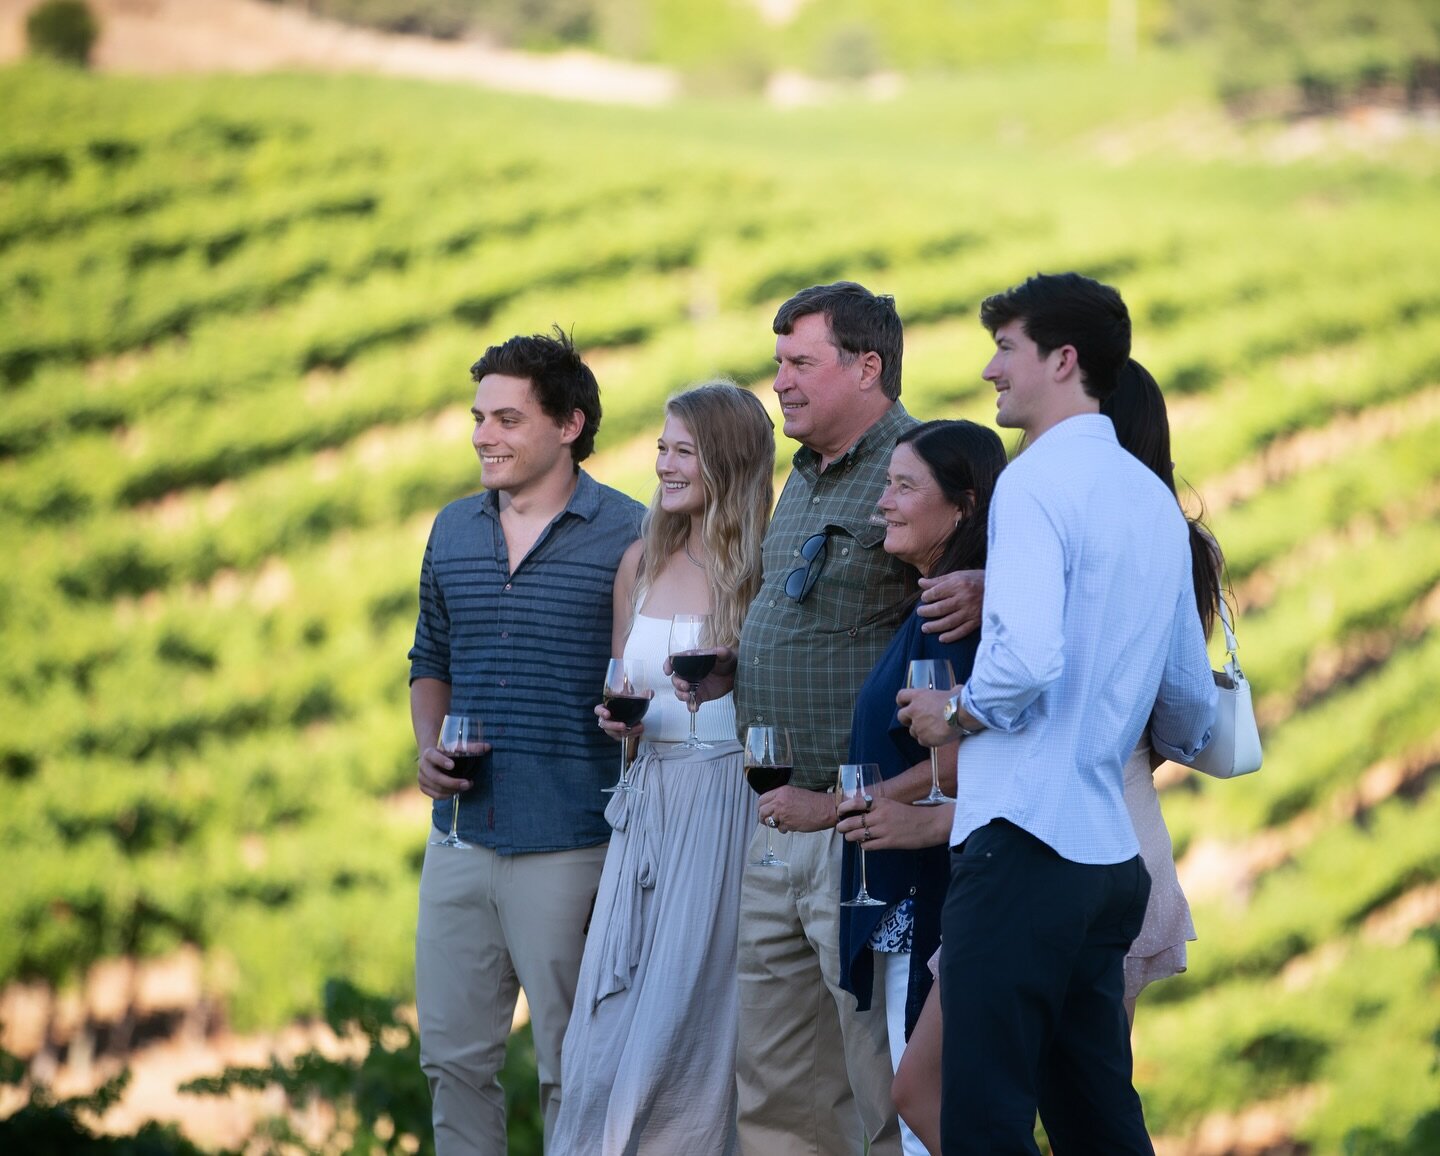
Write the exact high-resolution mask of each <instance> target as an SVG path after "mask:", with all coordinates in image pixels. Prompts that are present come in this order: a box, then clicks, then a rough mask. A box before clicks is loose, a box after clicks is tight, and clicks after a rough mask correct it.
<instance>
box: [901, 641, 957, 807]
mask: <svg viewBox="0 0 1440 1156" xmlns="http://www.w3.org/2000/svg"><path fill="white" fill-rule="evenodd" d="M905 689H906V690H954V689H955V671H954V670H953V669H952V668H951V666H950V663H949V662H948V661H947V660H945V659H943V658H942V659H935V658H917V659H915V660H914V661H912V662H911V663H910V670H909V672H908V674H907V675H906V677H905ZM954 801H955V800H954V799H952V798H951V797H950V796H949V795H947V794H946V793H945V792H944V791H942V790H941V789H940V751H939V748H938V747H931V748H930V793H929V794H928V795H926V796H925V797H924V798H923V799H916V800H915V806H917V807H938V806H940V805H941V804H942V803H953V802H954Z"/></svg>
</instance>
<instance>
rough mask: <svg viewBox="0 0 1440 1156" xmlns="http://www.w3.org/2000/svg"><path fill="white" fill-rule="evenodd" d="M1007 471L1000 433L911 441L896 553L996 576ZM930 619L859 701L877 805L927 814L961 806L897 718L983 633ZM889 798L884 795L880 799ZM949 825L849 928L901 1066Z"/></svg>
mask: <svg viewBox="0 0 1440 1156" xmlns="http://www.w3.org/2000/svg"><path fill="white" fill-rule="evenodd" d="M1004 467H1005V448H1004V446H1003V445H1002V444H1001V442H1000V439H999V438H998V437H997V436H996V435H995V433H994V432H993V431H991V430H988V429H986V428H984V427H983V426H979V425H976V424H975V423H974V422H969V421H931V422H925V423H924V424H922V425H919V426H916V427H914V428H913V429H911V430H909V431H908V432H906V433H904V434H902V435H901V436H900V437H899V439H898V440H897V441H896V444H895V449H894V451H893V453H892V454H891V458H890V468H889V470H888V472H887V474H886V485H885V491H884V493H883V494H882V495H881V498H880V501H879V504H878V509H879V514H880V517H881V518H883V519H884V521H885V550H886V552H887V553H889V554H893V555H894V556H895V557H897V558H899V559H901V560H902V561H904V562H908V563H909V564H910V565H912V566H914V567H915V569H916V570H918V571H919V572H920V574H921V576H922V577H927V578H933V577H936V576H938V575H940V574H948V573H950V572H952V571H955V570H980V569H983V568H984V566H985V541H986V524H987V522H988V520H989V512H990V496H991V494H992V493H993V492H994V489H995V480H996V478H998V477H999V476H1000V471H1001V470H1002V469H1003V468H1004ZM924 621H925V620H924V619H922V618H921V617H920V616H919V614H918V613H913V612H912V613H911V615H910V616H909V617H908V618H907V619H906V620H905V622H904V624H903V625H902V626H901V627H900V629H899V631H898V632H897V633H896V635H895V638H894V639H893V640H892V641H891V643H890V646H889V648H888V649H887V650H886V651H885V653H884V655H882V656H881V658H880V660H879V662H877V663H876V664H875V667H874V668H873V669H872V670H871V672H870V674H869V676H868V677H867V678H866V680H865V683H864V684H863V686H862V687H861V688H860V693H859V696H858V698H857V699H856V702H855V714H854V718H853V721H852V723H851V730H850V755H849V758H850V761H851V762H854V763H876V764H878V765H879V767H880V774H881V777H882V778H883V779H884V784H883V787H882V788H881V790H882V791H883V795H884V798H883V799H879V798H877V800H876V802H875V803H874V804H872V807H881V808H882V809H883V808H885V807H894V808H903V810H904V811H905V812H909V813H912V814H921V813H924V812H927V811H928V812H929V813H934V812H937V811H944V812H945V813H947V814H948V813H949V808H943V807H930V808H916V807H912V806H910V804H911V803H912V802H914V801H915V800H917V799H921V798H923V797H924V796H925V795H926V794H927V793H928V792H929V789H930V785H931V774H930V752H929V750H928V749H927V748H925V747H923V746H921V745H920V744H919V743H917V742H916V741H915V740H914V739H913V738H911V737H910V732H909V731H908V730H906V728H905V727H904V726H902V725H901V724H900V723H899V722H898V721H897V720H896V718H895V694H896V692H897V691H898V690H900V688H901V687H903V686H905V678H906V673H907V670H908V667H909V664H910V662H911V661H912V660H915V659H939V660H944V661H948V662H949V663H950V665H951V667H952V668H953V670H954V674H955V677H956V679H957V680H963V679H964V678H966V677H967V676H968V675H969V673H970V666H971V664H972V663H973V661H974V659H975V648H976V645H977V643H978V641H979V636H978V635H977V634H971V635H970V636H969V637H967V638H964V639H962V640H961V641H959V642H956V643H944V642H941V641H940V640H939V638H938V637H937V636H936V635H933V634H925V633H923V632H922V631H921V629H920V627H921V625H922V623H923V622H924ZM955 754H956V752H955V746H954V744H951V745H949V746H948V747H944V748H941V750H940V751H939V756H938V757H939V760H940V766H941V767H943V768H948V772H949V773H948V781H949V785H950V787H951V788H952V789H953V787H954V782H955V778H954V775H955ZM879 793H880V792H877V795H878V794H879ZM948 830H949V829H948V827H947V828H946V829H945V831H943V832H939V833H938V834H937V837H936V838H935V840H934V843H933V845H930V846H924V847H920V848H919V849H918V850H904V851H877V852H876V853H875V854H873V855H869V856H868V860H867V863H866V885H867V888H868V890H869V891H870V893H871V894H872V895H873V896H875V897H876V898H878V899H882V900H885V901H886V905H885V906H883V907H845V908H842V909H841V918H840V986H841V987H842V988H844V989H845V990H846V991H849V992H853V993H854V995H855V996H856V999H857V1001H858V1003H859V1008H860V1010H862V1011H863V1010H865V1009H867V1008H868V1007H869V1006H870V1003H871V995H872V991H873V988H874V986H875V985H877V984H878V985H881V990H882V991H883V993H884V998H885V1010H886V1019H887V1027H888V1029H889V1036H890V1057H891V1063H892V1065H893V1066H898V1065H899V1063H900V1056H901V1053H902V1052H903V1051H904V1050H905V1039H906V1036H907V1035H908V1034H909V1029H910V1028H911V1027H912V1026H913V1025H914V1023H915V1020H916V1017H917V1016H918V1015H919V1014H920V1008H921V1006H922V1005H923V1004H924V1002H925V998H926V995H927V994H928V992H929V991H930V987H931V985H932V983H933V982H934V977H933V976H932V975H931V973H930V971H929V969H928V968H927V967H926V966H925V965H926V961H927V960H928V959H929V958H930V956H931V955H932V954H933V953H934V951H935V949H936V947H937V946H938V945H939V943H940V908H941V905H942V903H943V902H944V899H945V887H946V883H947V881H948V879H949V849H948V847H947V846H946V843H947V838H948ZM855 859H856V855H855V852H854V850H853V849H852V848H848V846H847V851H846V855H845V861H844V864H843V869H842V874H841V889H842V896H840V897H837V900H838V898H841V897H848V896H850V895H853V894H854V892H855V889H856V886H857V881H856V867H855ZM901 1136H902V1144H903V1147H904V1150H905V1152H906V1154H907V1156H923V1151H924V1150H923V1148H922V1147H920V1142H919V1140H918V1139H917V1138H916V1136H915V1135H914V1133H912V1132H911V1131H910V1130H909V1129H908V1127H906V1128H902V1133H901Z"/></svg>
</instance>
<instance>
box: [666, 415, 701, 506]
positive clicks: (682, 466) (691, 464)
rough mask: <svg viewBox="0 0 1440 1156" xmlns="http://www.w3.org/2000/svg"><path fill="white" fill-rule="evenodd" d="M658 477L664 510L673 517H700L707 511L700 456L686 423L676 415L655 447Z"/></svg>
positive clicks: (672, 416) (668, 422)
mask: <svg viewBox="0 0 1440 1156" xmlns="http://www.w3.org/2000/svg"><path fill="white" fill-rule="evenodd" d="M655 476H656V477H657V478H659V479H660V508H661V509H662V510H665V511H667V512H669V513H671V514H691V515H694V514H699V513H701V512H703V511H704V509H705V486H704V484H703V482H702V481H701V479H700V453H699V451H698V450H696V448H695V439H694V438H693V437H691V436H690V431H689V430H688V429H686V428H685V423H684V422H683V421H681V420H680V419H679V418H678V417H676V416H675V415H674V414H673V413H671V414H666V415H665V427H664V429H662V430H661V431H660V439H659V441H658V442H657V443H656V447H655Z"/></svg>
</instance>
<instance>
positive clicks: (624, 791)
mask: <svg viewBox="0 0 1440 1156" xmlns="http://www.w3.org/2000/svg"><path fill="white" fill-rule="evenodd" d="M600 793H601V794H602V795H643V794H644V793H645V788H644V787H637V786H636V785H635V784H634V783H616V784H615V785H614V786H613V787H601V788H600Z"/></svg>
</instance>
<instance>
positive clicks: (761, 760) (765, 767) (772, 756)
mask: <svg viewBox="0 0 1440 1156" xmlns="http://www.w3.org/2000/svg"><path fill="white" fill-rule="evenodd" d="M744 761H745V781H746V782H747V783H749V784H750V789H751V790H752V791H754V792H755V793H756V794H757V795H764V794H768V793H769V792H770V791H773V790H775V789H777V788H778V787H783V786H785V785H786V784H787V783H789V782H790V773H791V772H792V771H793V770H794V769H795V762H794V756H793V755H792V754H791V750H790V732H789V731H788V730H786V729H785V728H784V727H750V728H749V729H748V730H747V731H746V732H745V754H744ZM774 829H775V819H774V817H773V816H772V817H771V818H770V820H769V821H768V822H767V823H765V854H764V855H762V856H761V857H760V858H759V859H752V860H751V861H750V862H751V864H752V865H753V866H756V867H784V866H785V860H783V859H777V858H775V851H774V848H772V847H771V845H770V832H771V831H773V830H774Z"/></svg>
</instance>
